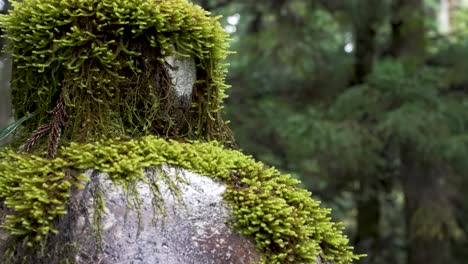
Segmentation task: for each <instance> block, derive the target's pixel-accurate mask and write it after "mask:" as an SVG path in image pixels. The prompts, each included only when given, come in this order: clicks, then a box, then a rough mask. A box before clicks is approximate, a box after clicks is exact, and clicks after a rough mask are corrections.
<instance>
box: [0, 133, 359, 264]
mask: <svg viewBox="0 0 468 264" xmlns="http://www.w3.org/2000/svg"><path fill="white" fill-rule="evenodd" d="M0 158H1V159H0V197H1V198H4V199H5V204H6V205H7V207H8V208H10V209H11V210H12V213H11V214H10V215H9V216H8V220H7V222H6V224H5V226H6V227H7V228H8V229H9V230H10V231H11V233H12V234H16V235H19V236H26V235H28V236H30V237H33V238H34V237H37V239H41V237H42V236H44V235H47V234H48V233H49V232H51V231H52V232H53V231H54V229H53V227H52V226H51V222H52V221H53V220H54V219H55V218H57V217H58V216H60V215H61V214H64V213H65V211H64V208H65V206H66V201H67V198H68V193H69V189H70V186H71V185H73V184H79V183H80V182H82V181H83V180H86V177H83V176H81V177H78V178H74V177H71V176H66V175H67V174H65V173H63V172H64V171H67V170H70V169H73V170H85V169H90V168H92V169H96V170H98V171H101V172H106V173H109V175H110V177H111V179H113V181H114V182H116V183H117V184H125V183H126V182H128V181H129V180H134V179H135V178H136V179H140V180H143V181H144V180H145V179H144V178H143V174H142V168H147V167H159V166H161V165H163V164H168V165H171V166H175V167H181V168H185V169H187V170H190V171H193V172H197V173H200V174H202V175H208V176H211V177H213V178H214V179H217V180H220V181H222V182H224V183H226V185H227V186H228V190H227V192H226V194H225V199H226V200H227V201H228V202H229V203H230V204H231V205H232V207H233V215H234V217H235V222H234V225H235V227H236V228H238V230H240V232H241V233H243V234H245V235H249V236H253V237H254V238H255V242H256V244H257V246H258V249H259V250H261V251H262V252H264V253H265V254H266V256H267V259H266V260H265V262H266V263H315V261H316V258H317V255H318V254H321V252H322V250H323V255H324V257H325V258H326V259H327V260H330V261H332V263H336V264H343V263H351V262H352V260H353V259H356V258H357V257H356V256H355V255H353V254H352V252H351V250H352V248H351V247H349V246H348V245H347V244H348V240H347V239H346V237H344V236H343V235H342V234H341V227H340V225H337V224H335V223H332V222H331V221H330V217H329V216H328V215H329V212H330V210H329V209H324V208H320V207H319V202H318V201H315V200H313V199H312V198H310V193H309V192H307V191H305V190H303V189H300V188H297V187H296V185H297V183H298V181H297V180H295V179H292V178H291V177H290V176H288V175H284V174H281V173H280V172H279V171H277V170H276V169H274V168H267V167H265V165H263V164H262V163H260V162H256V161H255V160H253V159H252V158H251V157H250V156H246V155H244V154H242V153H241V152H239V151H236V150H229V149H225V148H223V147H222V146H220V145H219V143H215V142H210V143H200V142H192V143H179V142H176V141H166V140H163V139H159V138H157V137H154V136H146V137H143V138H141V139H138V140H125V141H124V140H118V139H114V140H107V141H99V142H97V143H93V144H91V143H88V144H77V143H72V144H71V145H70V146H69V147H62V148H61V149H60V150H59V152H58V154H57V157H56V158H55V159H43V158H40V157H38V156H33V155H25V154H16V153H15V152H13V151H6V152H3V153H1V156H0Z"/></svg>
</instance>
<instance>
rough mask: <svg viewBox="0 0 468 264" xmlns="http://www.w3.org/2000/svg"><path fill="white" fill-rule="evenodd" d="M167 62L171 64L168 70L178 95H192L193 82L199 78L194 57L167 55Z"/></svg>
mask: <svg viewBox="0 0 468 264" xmlns="http://www.w3.org/2000/svg"><path fill="white" fill-rule="evenodd" d="M166 62H167V63H168V64H169V65H170V67H169V68H168V71H169V76H170V77H171V81H172V84H173V85H174V88H175V89H174V90H175V93H176V96H177V97H190V96H192V89H193V84H194V83H195V81H196V80H197V74H196V73H197V72H196V67H195V61H194V60H193V58H185V57H182V56H178V55H173V56H170V57H167V58H166Z"/></svg>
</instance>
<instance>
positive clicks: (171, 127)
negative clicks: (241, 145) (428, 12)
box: [0, 0, 231, 145]
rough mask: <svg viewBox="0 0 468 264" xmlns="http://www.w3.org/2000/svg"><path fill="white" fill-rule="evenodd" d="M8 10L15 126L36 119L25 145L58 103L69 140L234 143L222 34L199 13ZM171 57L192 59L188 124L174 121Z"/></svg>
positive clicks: (188, 9)
mask: <svg viewBox="0 0 468 264" xmlns="http://www.w3.org/2000/svg"><path fill="white" fill-rule="evenodd" d="M13 5H14V10H12V11H10V12H9V14H8V15H2V16H0V26H1V27H2V28H3V29H4V30H5V31H6V32H7V33H8V34H7V37H8V38H9V40H10V45H9V49H10V50H11V51H12V52H13V58H14V65H13V68H14V69H13V77H12V82H11V90H12V103H13V106H14V108H15V115H16V118H17V119H19V118H21V117H23V116H26V115H27V114H28V113H32V112H36V113H38V115H36V116H35V117H34V118H32V119H31V120H29V121H28V122H27V123H26V125H25V126H24V128H23V130H22V131H23V132H24V137H28V136H29V135H30V134H31V133H32V132H33V131H34V130H36V129H37V128H39V127H41V126H43V125H46V124H48V123H50V122H51V121H53V119H54V116H53V115H51V114H48V113H50V111H51V110H53V109H54V107H55V106H56V105H57V104H58V103H59V99H60V98H63V100H64V102H65V109H64V113H67V114H68V122H67V123H66V126H64V127H61V129H63V131H62V135H63V136H62V139H64V140H65V141H79V142H92V141H94V140H96V139H97V138H101V137H102V136H108V137H115V136H122V135H124V136H142V135H148V134H153V135H161V136H164V137H167V138H191V139H205V140H213V139H216V140H219V141H222V142H226V141H229V140H230V138H231V136H230V132H229V129H228V128H227V126H225V124H224V122H223V121H222V119H221V116H220V110H221V108H222V105H221V101H222V100H223V99H224V98H225V97H226V95H225V89H226V88H227V85H226V84H225V83H224V78H225V69H224V64H223V61H224V59H225V58H226V55H227V54H228V51H227V47H228V44H227V39H228V34H227V33H225V32H224V30H223V29H222V27H221V26H220V24H219V23H218V22H217V19H218V18H212V17H209V13H208V12H206V11H204V10H202V9H201V8H200V7H199V6H196V5H193V4H191V3H188V2H187V1H185V0H67V1H63V0H24V1H21V2H20V1H13ZM174 54H178V55H180V56H184V57H191V58H194V59H195V62H196V67H197V81H196V83H195V85H194V88H193V98H192V99H193V100H192V101H193V106H192V108H191V110H190V111H189V113H185V117H184V118H180V116H176V115H175V114H174V113H175V112H177V111H178V109H177V107H178V106H177V105H175V104H174V103H173V93H174V92H173V89H170V79H169V77H168V71H167V64H166V62H165V59H164V58H165V57H167V56H171V55H174ZM181 120H184V121H181ZM181 122H184V123H183V124H180V123H181ZM24 137H23V140H24ZM62 142H63V140H62ZM42 143H43V142H42ZM39 145H40V144H39ZM42 145H44V144H42Z"/></svg>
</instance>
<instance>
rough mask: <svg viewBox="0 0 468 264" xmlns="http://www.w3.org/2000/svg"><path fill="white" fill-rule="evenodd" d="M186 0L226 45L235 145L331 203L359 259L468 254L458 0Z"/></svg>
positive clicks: (467, 96) (465, 12) (445, 261)
mask: <svg viewBox="0 0 468 264" xmlns="http://www.w3.org/2000/svg"><path fill="white" fill-rule="evenodd" d="M0 2H1V3H0V7H1V9H2V12H5V10H6V9H7V8H8V6H9V5H8V1H0ZM194 2H196V3H197V4H200V5H201V6H203V7H204V8H205V9H207V10H209V11H211V12H212V13H213V14H214V15H223V18H221V19H220V22H221V23H222V24H223V26H224V28H225V29H226V31H228V32H229V33H230V34H231V37H232V40H231V42H232V43H231V44H232V50H234V51H236V52H237V54H235V55H231V56H230V57H229V63H230V66H229V77H228V83H229V84H231V85H232V88H231V89H230V90H229V93H230V98H229V99H228V101H227V106H226V109H225V110H226V114H227V119H229V120H231V125H230V126H231V127H232V129H233V130H234V133H235V137H236V139H237V144H238V146H239V147H240V148H241V149H243V150H244V152H246V153H250V154H252V155H253V156H254V157H256V158H257V159H259V160H262V161H265V162H266V163H268V164H270V165H272V166H275V167H277V168H279V169H281V170H283V171H286V172H289V173H291V174H292V175H293V176H295V177H297V178H300V179H301V180H302V182H303V185H304V186H303V187H305V188H307V189H309V190H310V191H312V193H313V195H314V196H315V197H316V198H319V199H321V200H322V201H323V203H324V205H325V206H328V207H331V208H333V212H332V215H333V218H334V219H335V220H338V221H342V222H343V223H344V224H345V226H346V232H347V233H348V235H349V237H350V240H351V243H352V244H353V245H354V246H355V248H356V251H357V252H360V253H361V252H362V253H367V254H368V257H367V258H364V259H362V260H361V261H360V263H370V264H383V263H388V264H390V263H391V264H400V263H401V264H451V263H454V264H458V263H459V264H466V263H468V238H467V234H468V192H467V190H468V188H467V187H468V177H467V176H468V1H466V0H255V1H252V0H196V1H194ZM0 68H1V74H0V80H1V86H0V128H2V127H5V126H6V124H7V122H8V119H9V118H10V116H11V114H10V113H11V109H10V107H9V105H8V97H7V89H8V84H7V83H8V78H9V77H8V76H9V74H10V67H9V63H8V61H6V60H5V56H2V57H1V61H0Z"/></svg>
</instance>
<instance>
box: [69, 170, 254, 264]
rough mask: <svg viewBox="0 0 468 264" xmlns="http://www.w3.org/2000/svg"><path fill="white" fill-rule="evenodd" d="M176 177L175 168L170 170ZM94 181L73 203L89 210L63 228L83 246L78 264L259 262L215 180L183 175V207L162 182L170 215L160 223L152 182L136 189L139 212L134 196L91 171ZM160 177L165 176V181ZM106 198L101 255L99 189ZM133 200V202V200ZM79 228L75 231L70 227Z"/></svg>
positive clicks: (152, 173)
mask: <svg viewBox="0 0 468 264" xmlns="http://www.w3.org/2000/svg"><path fill="white" fill-rule="evenodd" d="M164 170H165V171H166V172H169V173H170V175H173V176H171V177H174V178H175V177H176V176H175V174H176V172H175V170H174V169H168V168H165V169H164ZM158 173H160V172H157V171H146V172H145V176H146V177H148V178H149V179H158V177H159V176H158V175H157V174H158ZM88 175H90V177H91V181H90V182H89V183H88V185H87V186H86V188H85V189H84V190H83V191H80V192H79V193H77V194H75V195H74V197H73V199H74V200H76V201H82V202H83V203H82V205H84V207H85V208H86V209H87V210H77V211H80V212H86V213H81V214H78V215H76V216H74V217H70V219H75V223H73V222H70V223H69V224H67V225H68V227H67V225H64V226H63V228H69V230H70V229H72V230H74V231H73V232H74V234H73V235H72V237H74V240H75V241H73V242H77V243H78V245H80V246H79V254H78V255H77V256H76V260H77V262H78V263H101V264H106V263H108V264H111V263H112V264H118V263H122V264H123V263H126V264H130V263H134V264H137V263H147V264H150V263H154V264H156V263H161V264H162V263H164V264H182V263H186V264H189V263H200V264H202V263H203V264H210V263H212V264H217V263H219V264H222V263H223V264H224V263H225V264H229V263H239V264H240V263H254V262H255V261H256V260H259V258H260V254H259V253H258V252H257V251H256V249H255V245H254V243H253V241H252V239H251V238H247V237H244V236H242V235H239V234H237V233H236V232H235V231H234V230H233V229H232V228H231V226H230V225H229V222H230V221H231V220H232V219H231V215H230V209H229V206H228V205H227V204H226V202H225V201H224V200H223V193H224V192H225V187H224V185H223V184H220V183H218V182H216V181H214V180H212V179H211V178H209V177H205V176H202V175H198V174H195V173H191V172H189V171H185V170H182V171H180V172H178V174H177V175H179V176H180V177H182V179H184V181H186V183H181V182H179V183H178V184H177V185H178V188H179V192H180V194H181V198H182V200H183V203H181V202H178V199H177V198H176V197H174V195H173V193H172V192H171V191H170V190H169V188H168V185H167V184H166V183H165V182H164V181H163V180H161V179H159V180H157V184H158V186H160V187H161V188H160V192H161V194H162V196H163V200H164V202H163V205H164V208H165V209H166V212H167V215H166V216H164V217H160V218H159V220H158V221H155V219H154V217H153V216H154V213H156V214H159V216H161V215H160V212H154V211H153V208H154V207H153V205H152V201H153V198H154V197H153V195H152V193H151V190H150V186H149V185H148V184H147V183H143V182H139V183H137V185H136V188H137V190H138V192H139V198H140V202H139V204H140V209H139V211H140V213H141V215H140V217H141V222H139V215H138V210H135V208H128V204H129V201H128V200H127V198H128V196H127V195H126V193H125V192H124V190H123V189H122V187H121V186H118V185H115V184H114V183H113V182H112V181H111V180H110V179H109V177H108V176H107V175H106V174H101V173H98V172H95V171H88ZM159 178H160V177H159ZM98 189H100V190H102V191H103V194H104V201H105V210H104V213H103V214H102V215H101V221H100V223H99V224H100V225H101V226H102V238H101V239H102V240H101V242H102V244H101V245H102V252H99V251H98V250H96V248H97V246H98V243H99V241H98V240H97V239H96V232H95V230H93V226H96V225H95V224H96V223H93V222H94V220H95V219H96V212H95V210H94V208H95V203H94V202H95V201H96V199H95V197H96V193H93V192H94V191H95V190H98ZM130 199H131V198H130ZM70 225H71V226H73V227H72V228H71V227H70Z"/></svg>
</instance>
